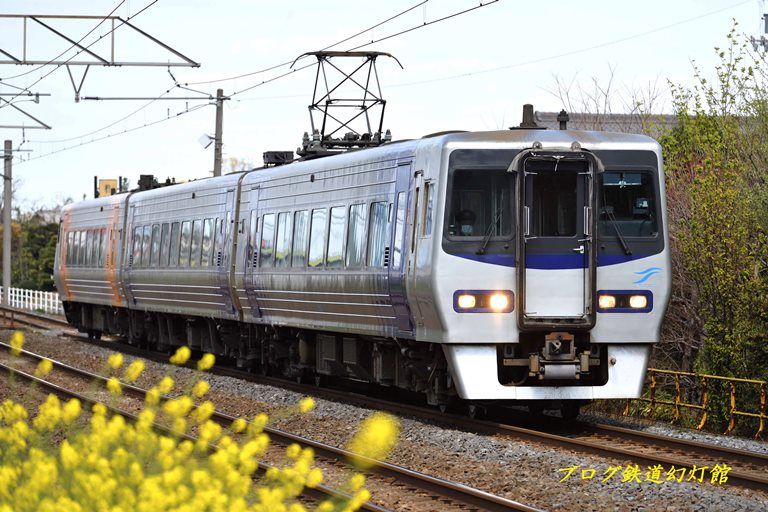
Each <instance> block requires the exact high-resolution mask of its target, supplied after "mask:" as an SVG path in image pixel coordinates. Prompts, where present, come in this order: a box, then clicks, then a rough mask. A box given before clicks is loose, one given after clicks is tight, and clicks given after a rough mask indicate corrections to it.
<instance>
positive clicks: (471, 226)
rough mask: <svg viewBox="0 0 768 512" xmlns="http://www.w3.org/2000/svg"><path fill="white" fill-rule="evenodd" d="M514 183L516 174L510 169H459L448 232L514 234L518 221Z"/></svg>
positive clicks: (465, 235)
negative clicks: (515, 208)
mask: <svg viewBox="0 0 768 512" xmlns="http://www.w3.org/2000/svg"><path fill="white" fill-rule="evenodd" d="M513 185H514V181H513V176H512V174H511V173H508V172H507V171H506V169H456V170H455V171H454V173H453V186H452V191H451V207H450V217H449V219H448V236H449V237H451V238H454V237H455V238H470V237H479V238H482V237H485V236H490V237H501V236H505V237H506V236H510V235H511V234H512V224H513V222H514V220H513V217H512V206H513V202H512V191H513Z"/></svg>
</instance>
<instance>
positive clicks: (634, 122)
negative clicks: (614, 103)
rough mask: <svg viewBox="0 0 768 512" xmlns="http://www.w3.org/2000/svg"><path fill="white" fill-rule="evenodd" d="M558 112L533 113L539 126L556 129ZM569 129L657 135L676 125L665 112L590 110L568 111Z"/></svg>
mask: <svg viewBox="0 0 768 512" xmlns="http://www.w3.org/2000/svg"><path fill="white" fill-rule="evenodd" d="M558 115H559V112H539V111H536V112H535V113H534V115H533V118H534V121H535V122H536V124H538V125H539V126H543V127H545V128H547V129H550V130H557V129H558V128H559V127H560V122H559V121H558V119H557V116H558ZM568 118H569V119H568V129H569V130H598V131H605V132H622V133H647V134H649V135H651V136H653V137H658V136H659V135H661V134H662V133H664V132H665V131H667V130H671V129H673V128H675V127H677V124H678V119H677V116H673V115H666V114H639V113H638V114H593V113H590V112H586V113H580V112H573V113H571V112H569V113H568Z"/></svg>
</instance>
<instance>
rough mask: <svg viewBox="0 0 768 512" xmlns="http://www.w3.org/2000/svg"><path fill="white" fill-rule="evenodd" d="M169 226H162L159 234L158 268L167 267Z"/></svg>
mask: <svg viewBox="0 0 768 512" xmlns="http://www.w3.org/2000/svg"><path fill="white" fill-rule="evenodd" d="M170 235H171V226H170V225H168V223H165V224H163V228H162V231H161V234H160V266H161V267H167V266H168V257H169V256H170V255H171V241H170Z"/></svg>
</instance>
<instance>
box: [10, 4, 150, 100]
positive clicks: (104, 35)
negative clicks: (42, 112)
mask: <svg viewBox="0 0 768 512" xmlns="http://www.w3.org/2000/svg"><path fill="white" fill-rule="evenodd" d="M124 1H125V0H122V2H120V4H118V6H117V7H115V9H113V10H112V12H110V14H108V15H107V16H106V17H105V18H108V17H109V16H111V15H112V13H114V12H115V11H116V10H117V8H118V7H120V5H122V4H123V2H124ZM159 1H160V0H152V1H151V2H150V3H149V4H147V5H146V6H144V8H143V9H141V10H139V11H138V12H136V13H134V14H133V15H131V16H128V17H127V18H126V19H125V21H123V22H122V23H120V24H119V25H117V26H115V27H114V28H112V29H110V30H109V31H108V32H107V33H106V34H103V35H101V36H99V37H98V38H97V39H96V40H95V41H93V42H92V43H91V44H89V45H88V46H85V47H83V48H82V49H81V50H79V51H77V52H75V54H74V55H73V56H72V57H70V58H69V59H67V60H66V61H64V62H62V63H60V64H57V65H56V67H54V68H53V69H52V70H50V71H49V72H48V73H46V74H45V75H43V76H41V77H40V78H38V79H37V80H36V81H35V82H34V83H32V84H31V85H28V86H26V87H25V88H24V89H23V91H29V90H30V89H31V88H32V87H34V86H35V85H37V84H39V83H40V82H42V81H43V80H44V79H46V78H47V77H49V76H50V75H51V74H52V73H54V72H55V71H56V70H57V69H59V68H61V67H62V66H64V65H66V64H68V63H69V62H72V59H74V58H75V57H77V56H78V55H80V54H81V53H83V52H84V51H85V50H87V49H88V48H90V47H91V46H93V45H95V44H96V43H98V42H99V41H101V40H102V39H104V38H105V37H106V36H108V35H109V34H111V33H113V32H114V31H115V30H117V29H118V28H120V27H122V26H123V25H124V24H125V23H126V22H128V21H130V20H132V19H133V18H135V17H136V16H138V15H139V14H141V13H143V12H144V11H146V10H147V9H149V8H150V7H151V6H153V5H155V4H156V3H157V2H159ZM103 21H104V20H102V22H101V23H103ZM121 21H122V20H121ZM94 30H95V29H94ZM67 51H69V50H67ZM65 53H66V52H65ZM54 60H55V59H54ZM20 95H21V93H19V94H17V95H16V96H14V97H12V98H11V100H10V102H13V100H15V99H16V98H17V97H19V96H20ZM8 105H9V104H8V103H6V104H4V105H0V109H2V108H4V107H5V106H8Z"/></svg>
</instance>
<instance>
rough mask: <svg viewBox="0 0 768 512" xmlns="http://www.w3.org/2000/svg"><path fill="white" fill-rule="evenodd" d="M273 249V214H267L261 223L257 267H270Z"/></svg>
mask: <svg viewBox="0 0 768 512" xmlns="http://www.w3.org/2000/svg"><path fill="white" fill-rule="evenodd" d="M274 248H275V214H274V213H268V214H267V215H265V216H264V218H263V219H262V222H261V247H260V248H259V252H260V253H261V254H260V256H259V266H262V267H271V266H272V264H273V260H272V258H273V256H274Z"/></svg>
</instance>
